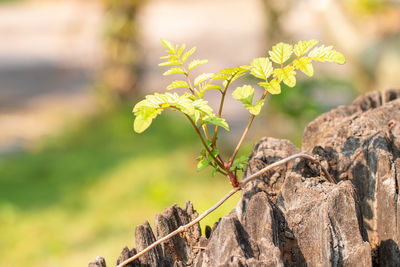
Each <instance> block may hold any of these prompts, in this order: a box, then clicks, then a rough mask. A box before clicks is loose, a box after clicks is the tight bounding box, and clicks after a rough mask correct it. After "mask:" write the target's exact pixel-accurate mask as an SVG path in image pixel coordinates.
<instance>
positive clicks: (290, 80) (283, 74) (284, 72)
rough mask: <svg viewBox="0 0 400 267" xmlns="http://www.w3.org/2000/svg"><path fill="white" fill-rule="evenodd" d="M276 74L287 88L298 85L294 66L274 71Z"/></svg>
mask: <svg viewBox="0 0 400 267" xmlns="http://www.w3.org/2000/svg"><path fill="white" fill-rule="evenodd" d="M274 74H275V76H276V77H277V78H278V80H279V81H283V82H284V83H285V84H286V85H287V86H289V87H294V86H295V85H296V77H295V75H296V71H295V70H294V67H293V66H286V67H284V68H283V69H281V68H279V69H274Z"/></svg>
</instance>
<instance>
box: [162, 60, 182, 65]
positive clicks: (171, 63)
mask: <svg viewBox="0 0 400 267" xmlns="http://www.w3.org/2000/svg"><path fill="white" fill-rule="evenodd" d="M180 64H181V63H180V62H179V60H173V59H171V60H169V61H166V62H162V63H160V64H158V66H170V65H180Z"/></svg>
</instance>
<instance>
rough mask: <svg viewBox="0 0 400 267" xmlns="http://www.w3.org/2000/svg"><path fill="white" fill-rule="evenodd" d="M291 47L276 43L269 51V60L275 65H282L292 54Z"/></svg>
mask: <svg viewBox="0 0 400 267" xmlns="http://www.w3.org/2000/svg"><path fill="white" fill-rule="evenodd" d="M292 49H293V46H292V45H289V44H285V43H278V44H277V45H275V46H273V47H272V51H269V56H270V58H271V60H272V61H273V62H275V63H277V64H280V65H282V64H283V63H285V62H286V60H288V59H289V58H290V56H291V55H292V53H293V50H292Z"/></svg>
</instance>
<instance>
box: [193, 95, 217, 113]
mask: <svg viewBox="0 0 400 267" xmlns="http://www.w3.org/2000/svg"><path fill="white" fill-rule="evenodd" d="M193 106H194V108H195V109H196V110H198V111H201V112H202V113H203V114H204V115H207V116H213V109H212V108H211V107H210V106H209V105H208V102H207V101H205V100H203V99H197V100H195V101H193Z"/></svg>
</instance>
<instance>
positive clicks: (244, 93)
mask: <svg viewBox="0 0 400 267" xmlns="http://www.w3.org/2000/svg"><path fill="white" fill-rule="evenodd" d="M232 96H233V98H234V99H236V100H239V101H240V102H242V103H243V104H248V105H251V103H252V101H253V96H254V88H253V87H252V86H251V85H243V86H241V87H237V88H236V89H235V90H234V91H233V92H232Z"/></svg>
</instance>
